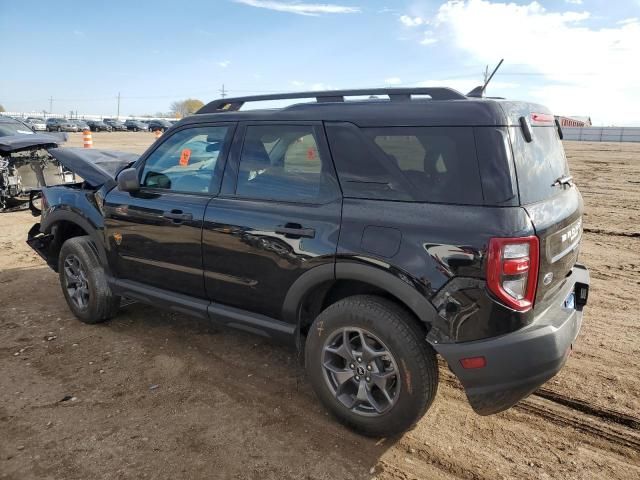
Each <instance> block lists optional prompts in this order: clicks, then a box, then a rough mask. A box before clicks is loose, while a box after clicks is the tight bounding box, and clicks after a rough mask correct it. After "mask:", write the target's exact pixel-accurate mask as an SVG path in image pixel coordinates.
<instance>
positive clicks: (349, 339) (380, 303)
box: [305, 295, 438, 436]
mask: <svg viewBox="0 0 640 480" xmlns="http://www.w3.org/2000/svg"><path fill="white" fill-rule="evenodd" d="M424 336H425V335H424V331H423V330H422V329H421V328H420V326H419V325H418V324H417V323H416V320H415V319H414V318H413V317H412V316H411V314H410V313H409V312H407V311H406V310H405V309H404V308H402V307H401V306H400V305H398V304H396V303H394V302H392V301H389V300H387V299H384V298H381V297H377V296H373V295H358V296H353V297H348V298H345V299H343V300H340V301H339V302H336V303H334V304H333V305H331V306H330V307H328V308H327V309H326V310H324V311H323V312H322V313H321V314H320V315H319V316H318V317H317V318H316V320H315V321H314V323H313V325H312V326H311V328H310V329H309V332H308V335H307V341H306V352H305V357H306V358H305V360H306V369H307V374H308V376H309V380H310V382H311V385H312V386H313V389H314V390H315V392H316V394H317V395H318V397H319V398H320V401H321V402H322V403H323V404H324V405H325V406H326V407H327V408H328V409H329V411H331V413H332V414H333V415H334V416H335V417H337V418H338V420H340V421H341V422H342V423H344V424H345V425H347V426H349V427H352V428H354V429H355V430H357V431H359V432H361V433H363V434H365V435H371V436H387V435H394V434H398V433H401V432H404V431H406V430H408V429H410V428H412V427H413V426H414V425H415V423H416V422H417V421H418V420H419V419H420V418H421V417H422V416H423V415H424V414H425V412H426V411H427V410H428V409H429V407H430V406H431V403H432V402H433V399H434V398H435V395H436V392H437V389H438V365H437V361H436V355H435V352H434V351H433V349H432V348H431V347H430V346H429V345H428V344H427V343H426V341H425V339H424Z"/></svg>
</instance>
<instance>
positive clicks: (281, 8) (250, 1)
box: [234, 0, 360, 16]
mask: <svg viewBox="0 0 640 480" xmlns="http://www.w3.org/2000/svg"><path fill="white" fill-rule="evenodd" d="M234 1H235V2H236V3H242V4H243V5H249V6H250V7H256V8H266V9H267V10H275V11H276V12H286V13H295V14H297V15H308V16H317V15H322V14H325V13H359V12H360V8H359V7H347V6H344V5H334V4H331V3H300V2H281V1H276V0H234Z"/></svg>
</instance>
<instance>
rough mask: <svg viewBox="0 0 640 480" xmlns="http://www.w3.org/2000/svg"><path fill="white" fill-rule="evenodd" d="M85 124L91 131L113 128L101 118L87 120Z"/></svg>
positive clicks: (103, 130)
mask: <svg viewBox="0 0 640 480" xmlns="http://www.w3.org/2000/svg"><path fill="white" fill-rule="evenodd" d="M87 125H89V128H90V129H91V131H92V132H111V131H112V130H113V128H112V127H111V125H107V124H106V123H104V122H103V121H102V120H87Z"/></svg>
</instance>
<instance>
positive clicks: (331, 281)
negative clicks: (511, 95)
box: [28, 88, 589, 435]
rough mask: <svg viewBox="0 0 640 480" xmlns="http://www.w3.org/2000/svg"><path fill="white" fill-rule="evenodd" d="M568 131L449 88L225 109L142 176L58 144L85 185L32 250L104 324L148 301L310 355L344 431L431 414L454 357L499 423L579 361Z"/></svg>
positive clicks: (62, 198) (322, 393)
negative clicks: (127, 306) (125, 302)
mask: <svg viewBox="0 0 640 480" xmlns="http://www.w3.org/2000/svg"><path fill="white" fill-rule="evenodd" d="M354 96H357V97H358V98H357V99H355V100H353V99H352V100H348V97H354ZM376 96H377V97H376ZM363 97H364V98H365V99H364V100H363V99H362V98H363ZM372 97H373V98H372ZM381 97H385V98H381ZM301 98H308V99H315V101H312V102H307V103H298V104H294V105H291V106H288V107H285V108H280V109H259V110H246V109H242V107H243V106H244V105H245V104H247V103H249V102H258V101H265V100H286V99H289V100H291V99H301ZM561 136H562V131H561V129H560V127H559V125H557V123H556V122H555V119H554V117H553V115H552V114H551V113H550V112H549V111H548V110H547V109H546V108H545V107H543V106H540V105H534V104H530V103H525V102H514V101H507V100H502V99H488V98H474V97H473V96H471V95H469V96H465V95H463V94H461V93H459V92H457V91H455V90H451V89H447V88H422V89H375V90H350V91H330V92H306V93H303V94H283V95H264V96H257V97H244V98H225V99H221V100H217V101H213V102H211V103H209V104H208V105H206V106H204V107H203V108H202V109H201V110H200V111H199V112H198V114H196V115H194V116H190V117H188V118H185V119H183V120H182V121H180V122H179V123H178V124H176V125H174V126H172V127H171V128H170V129H169V130H168V131H167V133H166V134H165V135H163V136H162V137H161V138H160V139H158V140H157V141H156V142H155V143H154V144H153V145H152V146H151V147H150V148H149V149H148V150H147V151H146V152H145V153H144V154H143V155H142V156H140V157H139V158H137V159H135V161H133V162H132V160H133V159H132V158H130V157H127V155H125V154H116V153H113V152H99V151H95V150H87V151H83V150H78V149H64V148H53V149H51V150H50V153H51V154H52V155H53V156H54V157H55V158H56V159H58V160H59V161H60V162H61V163H62V164H63V165H65V166H66V167H67V168H69V169H70V170H72V171H74V172H75V173H76V174H78V175H79V176H80V177H82V178H83V179H84V181H83V182H82V183H78V184H74V185H65V186H54V187H46V188H44V189H43V190H42V198H41V208H40V209H39V208H37V207H36V206H35V205H33V206H32V209H33V211H34V215H41V219H40V223H38V224H36V225H34V226H33V228H32V229H31V231H30V232H29V240H28V242H29V244H30V245H31V246H32V247H33V248H34V249H35V250H36V251H38V252H39V253H40V254H41V255H42V257H43V258H44V259H45V260H46V261H47V262H48V264H49V265H50V266H51V267H52V268H53V269H54V270H56V271H57V272H58V273H59V277H60V283H61V286H62V292H63V294H64V296H65V298H66V300H67V303H68V304H69V308H70V309H71V311H72V312H73V313H74V314H75V315H76V316H77V317H78V318H79V319H80V320H82V321H83V322H87V323H97V322H102V321H105V320H107V319H109V318H111V317H113V316H114V315H115V314H116V312H117V311H118V307H119V305H120V301H121V298H127V299H129V300H134V301H139V302H145V303H149V304H152V305H156V306H162V307H165V308H169V309H173V310H175V311H177V312H183V313H188V314H192V315H195V316H197V317H200V318H202V319H206V320H208V321H211V322H216V323H217V324H220V325H226V326H230V327H235V328H239V329H243V330H247V331H249V332H254V333H256V334H259V335H264V336H267V337H270V338H273V339H276V340H280V341H284V342H288V343H291V344H293V345H295V346H296V347H297V348H298V349H299V351H300V352H304V359H305V365H306V369H307V373H308V378H309V381H310V382H311V384H312V386H313V388H314V390H315V391H316V393H317V395H318V397H319V399H320V400H321V401H322V403H323V404H324V405H325V406H326V407H327V408H328V409H329V410H330V411H331V412H332V413H333V414H334V415H335V416H336V417H337V418H338V419H339V420H341V421H342V422H343V423H345V424H347V425H349V426H351V427H354V428H355V429H357V430H358V431H360V432H363V433H365V434H368V435H388V434H392V433H397V432H402V431H404V430H406V429H408V428H411V427H412V425H414V424H415V422H417V421H418V420H419V419H420V418H421V416H422V415H424V413H425V412H426V411H427V410H428V408H429V406H430V405H431V403H432V401H433V399H434V396H435V395H436V390H437V386H438V364H437V361H436V354H438V355H440V356H441V357H442V358H443V359H444V360H445V361H446V362H447V364H448V365H449V367H450V369H451V370H452V371H453V373H454V374H455V375H456V376H457V377H458V379H459V380H460V382H461V383H462V385H463V386H464V389H465V391H466V395H467V397H468V400H469V402H470V404H471V407H472V408H473V409H474V410H475V411H476V412H477V413H479V414H481V415H487V414H492V413H496V412H500V411H502V410H505V409H507V408H509V407H511V406H512V405H514V404H515V403H517V402H518V401H519V400H520V399H522V398H524V397H526V396H527V395H529V394H530V393H531V392H533V391H534V390H535V389H536V388H537V387H538V386H540V385H541V384H542V383H544V382H545V381H547V380H548V379H549V378H551V377H552V376H554V375H555V374H556V373H557V372H558V371H559V370H560V368H561V367H562V366H563V364H564V363H565V360H566V358H567V356H568V354H569V352H570V350H571V347H572V343H573V342H574V340H575V338H576V336H577V334H578V331H579V329H580V325H581V321H582V310H583V307H584V306H585V304H586V301H587V294H588V288H589V275H588V272H587V270H586V268H585V267H584V266H582V265H580V264H579V263H577V258H578V250H579V246H580V241H581V235H582V228H581V226H582V224H581V222H582V220H581V218H582V211H583V205H582V199H581V196H580V193H579V192H578V189H577V188H576V186H575V185H574V184H573V182H572V180H571V177H570V176H569V170H568V165H567V161H566V158H565V155H564V151H563V147H562V143H561Z"/></svg>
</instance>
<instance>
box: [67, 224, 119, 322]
mask: <svg viewBox="0 0 640 480" xmlns="http://www.w3.org/2000/svg"><path fill="white" fill-rule="evenodd" d="M74 265H77V266H78V269H79V272H78V269H76V270H75V272H76V273H77V274H76V275H71V273H72V272H74V269H73V268H72V267H73V266H74ZM58 275H59V278H60V286H61V287H62V293H63V294H64V297H65V299H66V300H67V305H69V309H70V310H71V311H72V312H73V314H74V315H75V316H76V317H78V319H80V320H81V321H82V322H84V323H89V324H94V323H101V322H104V321H106V320H108V319H110V318H111V317H113V316H114V315H115V314H116V313H117V312H118V308H119V306H120V297H118V296H116V295H113V293H112V292H111V289H110V288H109V285H108V283H107V276H106V275H105V273H104V269H103V268H102V266H101V265H100V262H99V261H98V257H97V254H96V253H95V251H94V249H93V247H92V245H91V240H90V239H89V237H88V236H82V237H73V238H70V239H68V240H67V241H66V242H64V244H63V245H62V248H61V249H60V255H59V258H58ZM74 277H75V279H74ZM74 283H75V287H73V284H74ZM80 284H81V286H79V285H80ZM70 290H73V292H76V291H78V290H80V292H78V293H77V294H76V295H74V294H73V293H72V292H71V291H70ZM85 292H86V295H85V294H84V293H85ZM79 299H80V300H79Z"/></svg>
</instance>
